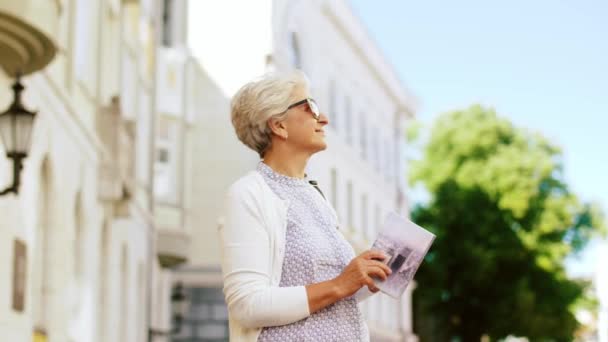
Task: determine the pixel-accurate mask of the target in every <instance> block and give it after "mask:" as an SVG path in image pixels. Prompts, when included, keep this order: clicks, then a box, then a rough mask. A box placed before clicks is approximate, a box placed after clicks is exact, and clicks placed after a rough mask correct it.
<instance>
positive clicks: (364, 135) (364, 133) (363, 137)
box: [359, 113, 367, 159]
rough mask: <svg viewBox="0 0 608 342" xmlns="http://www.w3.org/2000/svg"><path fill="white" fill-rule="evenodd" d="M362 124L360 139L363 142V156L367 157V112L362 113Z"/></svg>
mask: <svg viewBox="0 0 608 342" xmlns="http://www.w3.org/2000/svg"><path fill="white" fill-rule="evenodd" d="M359 123H360V124H361V126H360V127H361V130H360V136H359V140H360V142H361V156H362V157H363V159H365V158H367V127H366V126H367V123H366V122H365V114H364V113H361V121H360V122H359Z"/></svg>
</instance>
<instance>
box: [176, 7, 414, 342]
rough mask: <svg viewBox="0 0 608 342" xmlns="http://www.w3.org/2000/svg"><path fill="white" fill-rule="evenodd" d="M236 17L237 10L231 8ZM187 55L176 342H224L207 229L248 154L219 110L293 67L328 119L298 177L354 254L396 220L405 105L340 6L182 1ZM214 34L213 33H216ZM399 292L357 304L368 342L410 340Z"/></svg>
mask: <svg viewBox="0 0 608 342" xmlns="http://www.w3.org/2000/svg"><path fill="white" fill-rule="evenodd" d="M235 8H238V9H239V10H238V11H235V10H234V9H235ZM188 13H189V29H188V34H189V39H188V46H189V47H190V48H191V49H192V53H193V54H194V56H195V57H196V60H197V61H198V62H199V63H200V65H201V67H202V69H203V70H204V73H205V74H206V76H205V77H203V78H202V81H201V83H200V85H199V91H201V92H202V93H201V102H199V105H200V107H198V108H199V109H200V111H199V112H198V113H197V117H196V119H195V120H194V121H193V124H192V126H191V130H192V132H194V133H193V135H192V137H193V141H192V144H191V145H190V149H189V150H186V152H185V153H186V155H191V156H192V157H191V160H192V163H193V165H192V166H191V167H192V172H194V173H195V174H197V175H199V176H198V177H192V184H190V186H189V187H188V188H189V191H192V195H191V208H190V210H191V211H192V215H193V216H192V223H193V225H192V226H191V228H190V230H191V232H192V242H191V246H190V254H189V262H188V264H187V265H186V266H183V267H180V269H179V270H178V271H177V272H176V275H175V279H176V281H179V282H182V283H184V284H185V285H186V286H187V287H188V288H189V291H190V292H189V293H190V295H191V298H192V302H191V310H190V314H189V315H188V317H187V319H186V322H185V326H184V330H183V331H182V333H181V335H179V337H178V338H177V339H176V340H177V341H219V340H225V339H226V338H227V333H228V329H227V322H226V319H227V313H226V309H225V304H223V300H222V293H221V287H222V279H221V272H220V267H219V265H220V250H219V243H218V237H217V227H218V226H219V225H220V224H221V222H222V218H221V210H222V199H223V196H224V194H225V191H226V190H227V188H228V186H229V185H230V184H231V183H232V182H234V181H235V180H236V179H238V178H239V177H240V176H242V175H243V174H245V173H246V172H247V171H249V170H251V169H253V168H254V167H255V165H256V163H257V161H258V157H257V155H256V154H255V153H254V152H253V151H250V150H248V149H247V148H246V147H244V146H243V145H242V144H241V143H240V142H238V140H237V138H236V136H235V134H234V132H233V129H232V126H231V123H230V117H229V101H230V98H231V96H232V95H233V94H234V92H235V91H236V90H237V89H238V88H239V87H240V86H241V85H243V84H244V83H245V82H247V81H249V80H251V79H252V78H254V77H256V76H259V75H261V74H263V73H264V72H266V71H269V70H289V69H292V68H298V69H302V70H303V71H304V72H305V73H306V74H307V75H308V76H309V78H310V80H311V87H312V94H313V96H314V97H315V98H316V99H317V101H318V102H319V104H320V106H321V108H322V111H324V112H325V113H327V114H328V116H329V119H330V125H329V126H328V128H327V129H326V132H327V133H326V136H327V142H328V146H329V147H328V149H327V150H326V151H324V152H321V153H319V154H317V155H315V156H314V157H313V158H312V159H311V161H310V163H309V168H308V170H307V172H308V174H309V175H310V176H311V177H313V178H315V179H317V180H318V182H319V184H320V186H321V188H322V189H323V192H324V193H325V195H326V196H328V197H329V198H330V200H331V201H332V203H333V205H334V207H335V208H336V210H337V212H338V214H339V217H340V220H341V222H342V230H343V232H344V233H345V235H346V236H347V238H348V239H349V241H350V242H351V243H352V244H353V246H354V247H355V249H356V250H357V251H358V252H361V251H363V250H365V249H367V248H369V247H370V246H371V244H372V242H373V239H374V238H375V236H376V234H377V233H378V229H379V227H380V226H381V224H382V220H383V217H384V216H385V215H386V214H387V213H388V212H389V211H397V212H399V213H401V214H402V215H405V216H407V215H408V211H409V203H408V201H407V187H406V165H405V158H404V154H403V149H404V147H405V138H404V130H405V127H406V125H407V123H408V120H409V119H410V118H412V117H413V115H414V112H415V108H416V102H415V99H414V98H413V97H412V95H411V93H410V92H409V90H408V89H407V88H406V87H405V86H404V85H403V83H402V82H400V81H399V79H398V77H397V76H396V73H395V71H394V70H393V69H392V67H391V66H390V64H389V63H388V62H387V61H386V60H385V58H384V57H383V55H382V52H381V51H380V50H379V48H378V47H377V46H376V44H375V43H374V42H373V41H372V40H371V38H370V37H369V35H368V33H367V32H366V31H365V29H364V27H363V25H362V23H361V22H360V21H359V20H358V18H357V17H356V16H355V15H354V13H353V12H352V10H351V8H349V6H348V4H347V2H346V1H341V0H340V1H339V0H336V1H333V0H332V1H330V0H314V1H284V0H274V1H272V0H265V1H256V2H247V1H223V2H221V3H213V4H210V3H208V2H192V3H191V4H190V8H189V11H188ZM218 32H221V34H218ZM412 290H413V287H410V288H409V289H408V291H407V292H406V293H405V294H404V296H403V297H402V299H401V300H394V299H392V298H390V297H388V296H385V295H383V294H379V295H376V296H373V297H372V298H371V299H369V300H367V301H365V302H364V303H363V304H362V309H363V312H364V314H365V316H366V318H367V320H368V325H369V327H370V332H371V335H372V340H373V341H415V340H417V337H416V336H415V335H414V333H413V330H412V310H411V291H412Z"/></svg>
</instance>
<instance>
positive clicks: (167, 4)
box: [162, 0, 175, 46]
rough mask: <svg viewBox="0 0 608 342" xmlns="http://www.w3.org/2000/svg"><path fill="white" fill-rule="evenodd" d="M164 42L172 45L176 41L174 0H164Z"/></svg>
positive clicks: (166, 44) (165, 44)
mask: <svg viewBox="0 0 608 342" xmlns="http://www.w3.org/2000/svg"><path fill="white" fill-rule="evenodd" d="M162 6H163V9H162V10H163V14H162V15H163V17H162V20H163V28H162V44H163V45H164V46H172V45H174V43H175V34H174V31H175V18H174V16H175V7H174V2H173V0H163V5H162Z"/></svg>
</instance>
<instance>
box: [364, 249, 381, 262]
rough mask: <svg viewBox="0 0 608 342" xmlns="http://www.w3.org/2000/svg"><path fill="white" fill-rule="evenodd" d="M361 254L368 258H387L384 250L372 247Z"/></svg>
mask: <svg viewBox="0 0 608 342" xmlns="http://www.w3.org/2000/svg"><path fill="white" fill-rule="evenodd" d="M361 256H362V257H363V258H364V259H366V260H384V259H386V255H385V254H384V253H383V252H382V251H378V250H374V249H370V250H368V251H365V252H363V253H362V254H361Z"/></svg>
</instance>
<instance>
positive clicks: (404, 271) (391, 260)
mask: <svg viewBox="0 0 608 342" xmlns="http://www.w3.org/2000/svg"><path fill="white" fill-rule="evenodd" d="M434 240H435V235H434V234H433V233H431V232H429V231H428V230H426V229H424V228H422V227H420V226H418V225H417V224H415V223H413V222H412V221H410V220H408V219H406V218H403V217H401V216H399V215H398V214H397V213H390V214H388V216H387V217H386V220H385V222H384V225H383V226H382V230H381V231H380V234H379V235H378V237H377V239H376V241H375V242H374V244H373V245H372V248H371V249H375V250H380V251H382V252H384V254H386V255H387V256H388V258H386V259H385V260H383V262H384V263H385V264H387V265H388V266H389V267H390V269H391V271H393V272H392V273H391V274H390V275H389V276H388V278H387V279H386V280H384V281H382V280H380V279H374V282H375V283H376V286H377V287H378V288H379V289H380V291H382V292H384V293H386V294H387V295H389V296H391V297H393V298H399V297H400V296H401V295H402V294H403V291H405V289H406V288H407V286H408V285H409V283H410V282H411V281H412V279H414V275H415V274H416V271H417V270H418V267H419V266H420V264H421V263H422V261H423V260H424V256H425V255H426V253H427V252H428V250H429V247H431V244H432V243H433V241H434Z"/></svg>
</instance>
